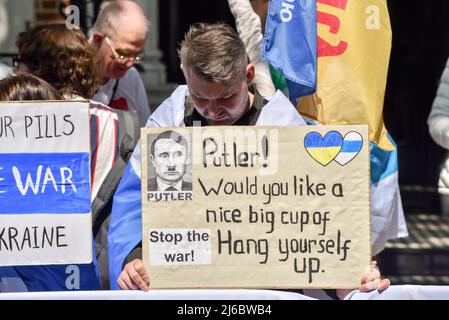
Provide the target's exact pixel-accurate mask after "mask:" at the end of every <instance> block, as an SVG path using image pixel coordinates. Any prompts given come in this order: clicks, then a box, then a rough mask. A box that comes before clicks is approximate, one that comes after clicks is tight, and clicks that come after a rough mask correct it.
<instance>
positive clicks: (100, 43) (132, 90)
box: [89, 0, 150, 141]
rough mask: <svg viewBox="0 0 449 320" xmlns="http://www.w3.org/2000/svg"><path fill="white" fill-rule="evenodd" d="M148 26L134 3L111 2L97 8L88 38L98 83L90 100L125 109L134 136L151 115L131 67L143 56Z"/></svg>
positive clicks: (141, 83) (125, 1) (136, 74)
mask: <svg viewBox="0 0 449 320" xmlns="http://www.w3.org/2000/svg"><path fill="white" fill-rule="evenodd" d="M149 27H150V22H149V21H148V20H147V19H146V17H145V15H144V13H143V11H142V9H141V8H140V6H139V5H138V4H137V3H135V2H133V1H130V0H120V1H110V2H109V3H107V4H106V5H105V6H103V8H102V10H101V11H100V13H99V15H98V17H97V20H96V22H95V24H94V26H93V29H92V35H91V36H90V38H89V42H90V44H91V45H92V47H93V48H94V51H95V56H96V58H97V61H98V62H97V63H98V75H99V78H100V79H99V80H100V84H101V86H100V88H99V90H98V91H97V92H96V94H95V96H94V97H93V99H92V100H94V101H98V102H101V103H103V104H106V105H107V106H109V107H111V108H114V109H120V110H128V111H129V112H130V113H131V114H132V117H133V120H134V127H135V128H136V130H135V134H136V136H139V135H140V132H139V130H138V129H139V128H140V127H143V126H145V123H146V121H147V119H148V117H149V116H150V107H149V104H148V98H147V94H146V91H145V87H144V84H143V82H142V80H141V78H140V76H139V73H138V71H137V70H136V68H134V65H135V64H138V63H140V62H141V60H142V58H143V50H144V47H145V42H146V39H147V35H148V31H149ZM136 138H138V137H136ZM136 141H137V139H136Z"/></svg>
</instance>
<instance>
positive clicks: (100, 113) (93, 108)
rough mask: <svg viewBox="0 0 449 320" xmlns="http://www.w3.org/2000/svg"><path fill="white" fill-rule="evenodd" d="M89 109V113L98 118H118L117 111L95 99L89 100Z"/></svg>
mask: <svg viewBox="0 0 449 320" xmlns="http://www.w3.org/2000/svg"><path fill="white" fill-rule="evenodd" d="M89 110H90V114H93V115H95V116H97V117H100V118H112V119H114V120H117V119H118V115H117V112H116V111H115V110H114V109H112V108H111V107H108V106H107V105H105V104H103V103H101V102H98V101H95V100H90V102H89Z"/></svg>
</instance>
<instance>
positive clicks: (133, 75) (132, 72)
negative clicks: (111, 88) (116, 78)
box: [120, 67, 141, 82]
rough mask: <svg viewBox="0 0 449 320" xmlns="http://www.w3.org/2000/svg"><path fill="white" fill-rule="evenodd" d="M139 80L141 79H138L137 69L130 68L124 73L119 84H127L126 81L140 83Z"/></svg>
mask: <svg viewBox="0 0 449 320" xmlns="http://www.w3.org/2000/svg"><path fill="white" fill-rule="evenodd" d="M140 80H141V79H140V74H139V71H137V69H136V68H135V67H132V68H131V69H129V70H128V71H127V72H126V73H125V75H124V76H123V77H122V78H121V79H120V82H121V81H124V82H127V81H130V82H131V81H132V82H135V81H140Z"/></svg>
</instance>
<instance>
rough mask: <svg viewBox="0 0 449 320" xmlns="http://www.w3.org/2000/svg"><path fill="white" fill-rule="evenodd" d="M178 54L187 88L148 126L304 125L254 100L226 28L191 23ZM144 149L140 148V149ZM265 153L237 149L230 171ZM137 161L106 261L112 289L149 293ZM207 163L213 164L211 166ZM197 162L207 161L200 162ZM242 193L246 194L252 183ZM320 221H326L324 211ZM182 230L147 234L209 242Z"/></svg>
mask: <svg viewBox="0 0 449 320" xmlns="http://www.w3.org/2000/svg"><path fill="white" fill-rule="evenodd" d="M179 54H180V58H181V68H182V70H183V73H184V75H185V77H186V80H187V86H180V87H178V88H177V89H176V90H175V91H174V92H173V94H172V95H171V96H170V98H168V99H167V100H166V101H165V102H164V103H163V104H162V105H161V106H159V108H158V109H157V110H156V111H155V112H154V113H153V115H152V116H151V117H150V119H149V121H148V123H147V127H153V128H157V127H189V126H193V125H197V124H200V125H201V126H215V125H222V126H254V125H256V126H267V125H270V126H286V125H290V126H298V125H305V122H304V120H303V119H302V117H301V116H300V115H299V114H298V113H297V112H296V110H295V108H294V107H293V105H291V103H290V102H289V101H288V99H287V98H286V97H285V96H284V95H283V94H282V93H281V92H277V93H276V94H275V95H274V96H273V97H272V98H271V99H270V100H269V101H267V100H266V99H264V98H263V97H262V96H260V94H259V93H258V92H257V90H256V88H254V87H253V86H251V83H252V81H253V79H254V66H253V65H252V64H251V63H250V64H247V56H246V52H245V48H244V45H243V43H242V41H241V40H240V38H239V37H238V35H237V34H236V33H235V32H234V31H233V30H232V28H230V27H229V26H227V25H225V24H214V25H206V24H198V25H195V26H192V27H191V29H190V31H189V32H188V33H187V34H186V37H185V40H184V41H183V42H182V44H181V48H180V51H179ZM145 140H146V138H145ZM263 140H264V139H262V143H261V145H262V146H263V145H264V142H263ZM312 140H313V139H312ZM331 140H332V139H331ZM334 140H335V139H334ZM340 142H341V141H340ZM204 143H210V145H211V147H210V148H211V149H210V150H212V151H210V153H208V154H212V153H213V152H214V150H217V149H216V148H218V145H219V144H218V143H216V142H215V140H214V139H211V140H208V141H205V142H204ZM266 145H267V144H266ZM234 146H235V147H234V154H237V153H238V152H237V151H236V150H237V148H238V145H236V144H235V145H234ZM144 147H145V148H144V150H145V151H146V149H147V148H148V147H147V145H144ZM267 148H268V147H267ZM340 148H341V147H340ZM262 149H264V147H262ZM227 154H228V151H226V150H223V152H222V153H220V155H222V159H221V160H217V161H222V163H227V161H228V160H229V159H227V158H226V155H227ZM241 155H242V156H241ZM248 155H250V157H249V156H248ZM265 155H266V154H265V152H259V153H258V152H253V153H247V154H245V153H244V152H240V153H239V156H238V159H237V158H236V157H235V158H234V163H235V164H236V166H242V167H243V166H252V165H253V164H254V163H256V162H261V163H262V162H263V158H264V156H265ZM140 157H141V151H140V145H138V146H137V147H136V149H135V150H134V153H133V156H132V158H131V160H130V163H129V165H128V167H127V170H126V172H125V174H124V176H123V178H122V181H121V183H120V185H119V188H118V190H117V192H116V195H115V197H114V204H113V212H112V219H111V228H110V232H109V249H110V253H109V256H110V275H111V287H112V288H115V289H118V288H122V289H141V290H148V289H149V275H148V273H147V271H146V268H145V266H144V264H143V262H142V248H141V247H142V238H144V239H146V238H147V235H144V237H142V221H141V220H142V205H141V202H140V201H141V177H143V176H144V175H143V173H141V163H140V162H141V159H140ZM253 160H254V163H253V162H252V161H253ZM211 161H215V160H211ZM229 161H232V160H229ZM145 162H146V161H145ZM212 163H214V164H215V165H216V162H212ZM143 165H145V163H143ZM203 165H207V164H206V163H205V162H204V163H203ZM225 166H226V164H225ZM262 166H263V165H262ZM144 167H145V166H144ZM145 168H146V167H145ZM231 174H232V173H231ZM248 189H251V186H249V187H248ZM195 196H196V195H194V197H195ZM161 205H162V204H161ZM180 205H182V204H180ZM214 214H216V215H215V216H214V215H213V214H212V213H211V215H210V219H217V217H218V216H223V214H224V213H223V212H222V213H214ZM224 219H225V220H226V219H232V221H233V222H236V223H238V222H239V216H238V215H237V214H235V215H232V218H229V216H228V218H224ZM323 219H326V217H325V214H323ZM323 221H324V220H323ZM159 230H160V229H159ZM183 230H186V229H183ZM183 232H184V231H182V232H181V231H180V232H179V233H169V234H167V233H164V232H162V231H158V232H156V231H154V232H152V233H150V237H151V238H152V239H153V240H157V241H161V242H164V241H165V242H175V243H176V242H177V241H178V242H180V241H183V239H186V238H195V237H197V238H199V239H201V240H204V242H207V241H208V239H209V235H208V234H207V232H200V231H198V229H197V230H188V231H187V232H185V233H184V234H183ZM323 232H324V231H323ZM260 244H262V242H261V243H260ZM261 248H262V247H261V246H259V252H260V253H263V252H262V251H263V250H262V249H261ZM205 252H207V249H206V250H205ZM176 259H178V260H177V261H180V260H183V259H191V260H192V261H193V260H194V259H193V256H187V255H186V256H183V257H181V256H178V257H177V258H176ZM122 270H123V271H122ZM388 285H389V281H388V280H385V281H381V280H380V274H379V272H378V270H376V269H371V271H370V272H369V273H368V274H367V275H366V276H365V277H364V278H363V279H362V281H361V285H360V287H359V289H360V290H364V291H367V290H374V289H377V288H379V289H385V288H386V287H388ZM346 293H347V290H346V291H344V290H342V291H340V292H339V294H338V296H339V297H343V296H344V295H345V294H346Z"/></svg>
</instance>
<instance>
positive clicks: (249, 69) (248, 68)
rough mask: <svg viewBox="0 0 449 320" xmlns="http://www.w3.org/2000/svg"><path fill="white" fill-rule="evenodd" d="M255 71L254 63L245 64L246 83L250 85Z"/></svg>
mask: <svg viewBox="0 0 449 320" xmlns="http://www.w3.org/2000/svg"><path fill="white" fill-rule="evenodd" d="M255 72H256V71H255V67H254V64H252V63H248V65H247V66H246V84H247V85H250V84H251V83H253V80H254V74H255Z"/></svg>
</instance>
